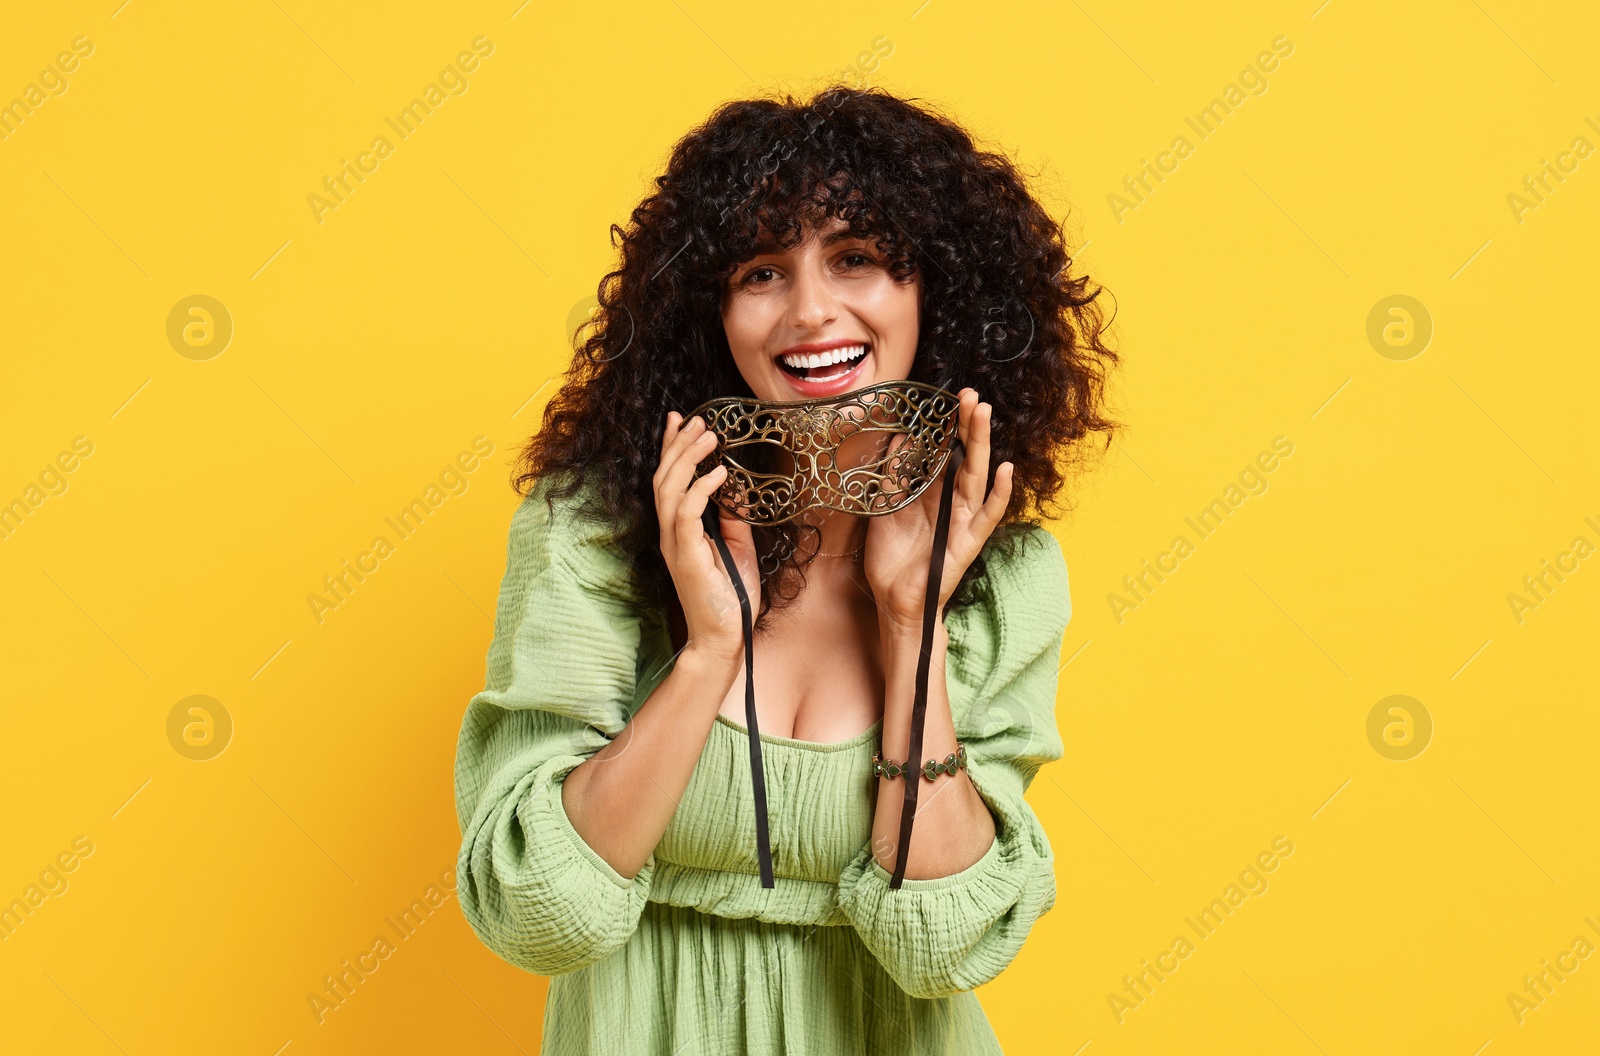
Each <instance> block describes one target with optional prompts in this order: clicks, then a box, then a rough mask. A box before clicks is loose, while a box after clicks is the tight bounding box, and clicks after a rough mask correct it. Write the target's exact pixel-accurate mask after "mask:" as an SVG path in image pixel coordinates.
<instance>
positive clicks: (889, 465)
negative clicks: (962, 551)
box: [688, 381, 960, 525]
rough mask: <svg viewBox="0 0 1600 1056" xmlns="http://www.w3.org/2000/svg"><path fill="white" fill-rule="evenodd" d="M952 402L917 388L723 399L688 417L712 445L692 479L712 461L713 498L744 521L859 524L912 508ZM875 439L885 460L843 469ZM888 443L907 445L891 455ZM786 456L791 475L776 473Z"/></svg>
mask: <svg viewBox="0 0 1600 1056" xmlns="http://www.w3.org/2000/svg"><path fill="white" fill-rule="evenodd" d="M959 405H960V399H959V397H957V396H956V395H955V394H953V393H951V392H949V391H947V390H945V389H942V388H939V387H938V386H935V385H927V384H924V383H922V382H917V381H886V382H880V383H879V384H877V385H869V386H867V387H866V388H863V389H857V390H856V391H854V392H847V393H843V394H841V395H838V396H830V397H823V398H820V399H814V400H789V401H778V400H759V399H755V398H754V397H741V396H724V397H720V398H718V399H714V400H709V401H707V402H705V403H703V404H701V405H700V406H699V407H697V408H695V409H694V410H693V411H691V412H689V415H688V417H691V418H692V417H694V416H695V415H700V416H702V417H703V418H704V419H705V423H706V426H707V428H708V429H709V430H710V431H711V432H712V433H714V434H716V436H717V438H718V444H717V448H716V450H715V451H713V452H712V453H711V454H710V455H708V456H707V457H706V458H705V459H704V460H702V462H701V464H700V467H699V471H698V472H697V474H696V475H697V476H701V475H704V474H705V473H709V472H710V471H711V470H712V469H714V468H715V467H716V466H717V465H718V464H719V463H720V464H721V465H723V466H725V467H727V470H728V476H727V479H726V480H724V481H723V483H722V486H721V487H720V488H718V489H717V492H716V494H715V495H714V496H713V497H712V498H713V501H715V502H716V503H717V505H719V506H721V507H722V508H723V509H724V510H725V511H727V512H728V513H729V514H730V515H732V516H734V517H737V518H739V519H740V520H742V521H747V522H749V523H750V524H759V525H773V524H782V523H783V522H785V521H790V520H793V519H794V518H796V517H798V516H800V515H801V514H803V513H805V512H807V511H808V510H813V509H818V508H821V509H828V510H837V511H840V512H843V513H853V514H858V515H861V516H866V517H877V516H881V515H883V514H886V513H894V512H895V511H896V510H900V509H903V508H904V507H906V506H908V505H910V504H911V503H912V502H914V501H916V498H917V496H919V495H921V494H922V492H923V491H924V490H926V489H927V487H928V485H930V484H932V483H933V481H934V479H935V478H936V477H938V475H939V472H940V470H942V469H943V468H944V466H945V463H946V461H947V460H948V459H949V458H950V453H951V450H952V447H953V444H954V442H955V440H956V414H957V411H958V409H959ZM872 433H877V434H882V435H883V436H884V437H885V442H884V443H883V444H882V445H881V447H880V450H881V451H883V452H884V453H882V454H880V455H878V456H877V457H875V458H873V459H871V460H870V461H868V462H866V463H865V464H863V465H858V466H842V465H841V464H840V451H841V448H842V447H843V446H844V445H845V444H846V442H848V441H850V440H851V438H853V437H856V436H860V435H862V434H872ZM895 436H902V437H904V438H905V442H904V443H902V444H900V445H899V446H898V448H897V449H896V450H894V451H893V452H890V451H889V450H888V449H889V447H890V445H891V443H892V442H893V438H894V437H895ZM852 446H860V445H852ZM784 453H787V455H788V459H789V463H790V465H791V467H792V468H790V469H788V470H783V469H780V468H778V467H780V466H782V465H783V457H782V456H783V454H784Z"/></svg>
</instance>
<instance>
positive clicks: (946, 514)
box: [689, 414, 966, 890]
mask: <svg viewBox="0 0 1600 1056" xmlns="http://www.w3.org/2000/svg"><path fill="white" fill-rule="evenodd" d="M689 417H694V415H693V414H690V415H689ZM950 445H951V446H950V457H949V459H948V460H947V461H946V462H945V466H944V472H943V486H942V488H941V490H940V494H939V516H938V520H937V522H936V523H935V527H934V536H933V546H932V554H931V555H930V557H929V561H928V592H927V595H926V600H925V601H924V603H923V611H922V651H921V655H920V656H919V657H918V659H917V675H916V692H915V696H914V697H913V699H912V705H911V743H910V746H909V751H908V752H907V755H906V760H907V765H908V766H909V767H910V768H911V769H910V770H908V771H907V773H906V775H905V778H904V781H905V800H904V804H903V805H902V806H901V808H900V839H899V849H898V851H897V853H896V855H895V867H894V873H893V874H892V876H891V877H890V880H889V887H890V888H891V889H892V890H898V889H899V888H900V884H901V882H902V881H903V880H904V879H905V872H906V858H907V856H908V854H909V852H910V848H911V828H912V824H913V823H914V821H915V820H916V813H917V794H918V792H919V791H920V789H921V785H922V774H921V770H920V763H919V762H918V760H919V759H920V758H921V756H922V735H923V727H924V725H925V721H926V717H927V710H928V676H929V669H930V668H931V666H932V663H933V636H934V627H935V621H936V620H937V619H938V618H939V612H938V609H939V593H940V586H941V582H942V580H943V576H944V556H945V548H946V546H947V544H948V542H949V538H950V509H951V502H952V500H953V497H954V492H955V487H954V485H955V473H956V469H957V468H958V467H959V466H960V465H961V463H962V461H963V460H964V458H965V456H966V448H965V445H964V444H962V442H961V441H960V439H958V438H956V437H954V436H951V437H950ZM917 490H918V491H920V490H921V489H917ZM904 505H905V503H904V502H902V503H901V505H900V506H897V507H896V508H897V509H898V508H902V507H903V506H904ZM886 512H892V511H886ZM867 515H868V516H872V515H873V514H870V513H869V514H867ZM701 521H702V523H703V524H704V525H705V529H706V532H707V533H708V534H709V535H710V536H711V539H712V541H713V542H714V543H715V544H716V547H717V552H718V553H719V554H720V555H721V557H722V567H723V568H724V569H725V570H726V571H727V573H728V578H729V580H730V581H731V582H732V584H733V589H734V593H736V594H737V595H738V597H739V618H740V620H741V621H742V623H743V628H744V715H745V726H746V728H747V729H748V731H749V735H750V779H751V784H752V786H753V789H754V793H755V813H756V855H757V858H758V860H759V863H760V870H761V886H762V887H764V888H771V887H773V886H774V882H773V876H772V844H771V833H770V830H769V828H768V819H767V783H766V773H765V770H764V768H763V767H762V763H761V730H760V727H759V725H758V723H757V718H756V690H755V646H754V636H753V630H752V628H753V624H754V610H753V608H752V605H751V600H750V597H749V594H748V593H747V592H746V590H745V586H744V582H743V578H742V577H741V576H740V575H739V573H738V569H737V566H735V565H734V562H733V555H732V553H730V552H729V550H728V544H727V542H726V541H724V539H723V538H722V526H721V522H720V519H719V517H718V505H717V504H716V503H713V502H708V503H707V504H706V508H705V511H704V513H703V514H702V515H701Z"/></svg>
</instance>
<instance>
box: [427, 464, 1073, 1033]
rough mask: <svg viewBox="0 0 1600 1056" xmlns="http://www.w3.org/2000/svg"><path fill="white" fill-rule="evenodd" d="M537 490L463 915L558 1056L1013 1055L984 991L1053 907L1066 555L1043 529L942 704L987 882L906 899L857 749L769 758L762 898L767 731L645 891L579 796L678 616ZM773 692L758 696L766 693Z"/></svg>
mask: <svg viewBox="0 0 1600 1056" xmlns="http://www.w3.org/2000/svg"><path fill="white" fill-rule="evenodd" d="M571 505H572V503H570V502H569V503H566V504H563V503H557V504H556V515H555V517H554V518H553V519H552V518H551V517H550V516H549V514H548V512H547V510H546V506H545V500H544V493H543V489H542V488H535V489H534V491H533V493H532V494H530V495H529V496H528V498H526V499H525V500H524V501H523V503H522V505H521V506H520V507H519V508H518V510H517V512H516V514H515V516H514V517H513V519H512V525H511V536H510V543H509V547H508V553H507V566H506V574H505V579H504V581H503V582H502V584H501V589H500V600H499V608H498V612H497V615H496V619H495V633H494V640H493V643H492V645H491V646H490V649H489V658H488V673H487V679H486V687H485V688H484V690H483V691H482V692H480V693H478V694H477V695H476V696H474V697H473V698H472V700H471V702H470V703H469V705H468V707H467V712H466V716H465V719H464V721H463V724H462V729H461V736H460V741H459V744H458V747H457V756H456V771H455V776H456V789H455V791H456V806H457V814H458V818H459V821H460V824H461V830H462V843H461V854H460V860H459V862H458V874H457V875H458V878H459V886H458V894H459V897H460V902H461V907H462V910H463V912H464V913H465V914H466V917H467V920H468V921H469V922H470V923H471V925H472V928H473V930H474V931H475V932H476V933H477V934H478V936H479V937H480V938H481V939H482V940H483V942H484V943H485V944H486V945H487V946H488V947H489V948H490V949H492V950H493V951H494V952H495V953H497V954H498V955H500V956H501V957H502V958H504V959H505V960H507V961H509V962H510V963H512V964H515V965H518V966H520V967H522V968H525V969H527V970H528V971H531V972H537V973H539V974H542V975H549V976H552V977H553V978H552V980H551V983H550V991H549V997H548V999H547V1003H546V1008H545V1021H544V1041H543V1052H544V1054H545V1056H580V1054H582V1056H588V1054H594V1056H599V1054H606V1056H657V1054H660V1056H712V1054H718V1056H720V1054H733V1053H785V1054H790V1056H836V1054H845V1053H851V1054H855V1053H861V1054H868V1053H870V1054H873V1056H888V1054H896V1053H906V1054H910V1053H918V1054H923V1056H932V1054H937V1053H952V1054H956V1053H959V1054H962V1056H977V1054H983V1053H998V1052H999V1051H1000V1047H999V1045H998V1043H997V1042H996V1040H995V1036H994V1032H993V1031H992V1030H991V1029H990V1027H989V1023H988V1020H987V1018H986V1017H985V1016H984V1013H983V1009H982V1007H981V1006H980V1005H979V1002H978V999H977V997H976V996H975V995H974V994H973V993H972V992H971V991H972V989H973V988H974V987H976V986H979V985H980V984H982V983H985V982H988V981H989V980H991V979H993V978H994V977H995V976H997V975H998V974H999V973H1000V972H1001V971H1002V970H1003V969H1004V968H1005V967H1006V965H1008V964H1009V963H1010V962H1011V960H1012V958H1014V957H1015V956H1016V954H1017V951H1018V950H1019V949H1020V948H1021V946H1022V942H1023V940H1024V939H1025V938H1026V937H1027V934H1028V931H1029V929H1030V928H1031V927H1032V926H1033V922H1034V920H1035V919H1037V918H1038V916H1039V915H1040V914H1041V913H1044V912H1045V911H1047V910H1048V909H1050V907H1051V906H1052V905H1053V904H1054V902H1055V878H1054V874H1053V872H1052V862H1053V856H1052V853H1051V849H1050V844H1049V841H1048V840H1047V839H1046V838H1045V834H1044V831H1043V829H1042V828H1041V827H1040V825H1039V821H1038V818H1037V817H1036V816H1035V815H1034V813H1033V811H1032V809H1031V808H1030V807H1029V806H1028V804H1027V803H1026V801H1025V800H1024V799H1023V792H1024V790H1025V789H1026V788H1027V786H1028V784H1029V783H1030V782H1031V781H1032V779H1033V776H1034V774H1035V772H1036V771H1037V770H1038V768H1039V767H1040V766H1041V765H1043V764H1044V763H1046V762H1049V761H1051V760H1054V759H1057V758H1059V757H1060V755H1061V740H1060V736H1059V734H1058V733H1057V731H1056V726H1055V719H1054V706H1055V694H1056V678H1057V674H1058V664H1059V662H1060V652H1061V639H1062V634H1063V632H1064V630H1065V628H1066V624H1067V619H1068V616H1069V614H1070V603H1069V601H1068V593H1067V570H1066V564H1065V561H1064V560H1063V559H1062V555H1061V549H1060V546H1059V545H1058V544H1057V543H1056V541H1055V539H1054V537H1053V536H1051V535H1050V534H1049V533H1048V532H1046V531H1044V530H1043V529H1034V530H1033V531H1032V532H1031V533H1030V537H1029V539H1028V540H1027V544H1028V545H1027V546H1026V548H1025V549H1024V550H1023V551H1022V552H1021V553H1020V554H1019V555H1018V556H1017V557H1016V558H1014V559H1013V560H1012V561H1010V562H1002V561H999V560H997V559H995V558H991V559H990V563H989V564H990V567H989V570H988V572H987V574H986V575H985V576H984V578H983V580H982V581H981V590H982V596H981V598H980V600H979V601H978V602H976V603H975V604H973V605H971V606H968V607H965V608H962V609H956V610H952V611H951V612H950V613H949V614H948V615H947V616H946V618H945V624H946V627H947V628H948V631H949V650H948V658H947V664H946V668H947V671H946V684H947V686H948V692H949V699H950V706H951V709H952V714H953V716H954V718H955V725H956V732H957V735H958V736H959V737H960V738H961V739H962V740H963V741H964V742H965V743H966V745H967V757H968V767H969V774H970V776H971V779H972V781H973V784H974V785H975V786H976V787H977V789H978V791H979V793H980V794H981V795H982V797H983V799H984V800H985V802H987V803H988V805H989V807H990V810H991V812H992V813H993V814H994V816H995V819H996V830H997V836H996V838H995V841H994V843H993V844H992V845H991V846H990V848H989V850H988V852H987V853H986V854H985V855H984V856H983V857H982V858H981V859H979V860H978V861H977V862H976V863H974V864H973V865H971V866H970V867H968V868H967V869H965V870H963V871H961V872H959V873H956V874H954V875H951V876H947V877H942V878H939V879H933V880H911V879H908V880H906V881H904V883H903V884H902V886H901V888H900V889H899V890H898V891H894V890H890V888H889V886H888V883H889V873H888V872H886V871H885V870H884V869H883V868H882V867H881V866H879V865H878V864H877V862H876V860H875V859H874V857H873V855H872V850H871V847H870V839H871V831H872V813H873V795H874V788H873V785H874V781H873V778H872V776H871V760H872V754H873V752H874V751H875V750H876V748H877V737H878V732H879V728H878V726H874V727H873V728H872V729H870V730H868V731H866V732H865V733H863V734H861V735H860V736H858V737H855V738H852V739H851V740H848V741H844V742H841V743H837V744H817V743H812V742H807V741H797V740H791V739H789V738H785V737H776V736H768V735H763V736H762V738H761V740H762V760H763V765H764V767H765V770H766V781H767V803H768V812H769V819H770V826H771V846H772V852H773V872H774V876H775V880H776V887H774V888H772V889H770V890H769V889H765V888H763V887H761V881H760V874H759V869H758V867H757V860H756V838H755V832H756V830H755V811H754V803H753V799H752V794H751V781H750V759H749V747H748V740H747V731H746V730H745V729H744V727H742V726H740V725H739V724H737V723H735V722H732V721H730V720H728V719H726V718H724V717H722V716H718V718H717V720H716V721H715V722H714V723H713V724H712V727H711V732H710V735H709V737H708V739H707V742H706V746H705V749H704V751H703V753H702V754H701V757H700V759H699V762H698V763H697V765H696V768H695V770H694V774H693V776H692V778H691V779H690V783H689V786H688V789H687V790H686V792H685V794H684V797H683V800H682V801H681V802H680V803H679V805H678V809H677V811H676V813H675V814H674V816H673V819H672V822H671V823H670V825H669V826H668V827H667V830H666V832H665V834H664V835H663V836H662V838H661V842H660V843H659V844H658V845H657V847H656V850H655V853H654V854H653V855H652V856H651V858H650V859H649V861H648V862H647V863H646V864H645V866H644V868H643V869H641V870H640V871H639V873H638V874H637V875H636V876H634V877H632V878H631V879H629V878H625V877H623V876H621V875H620V874H619V873H617V872H616V870H614V869H613V868H612V867H611V866H610V865H608V864H607V863H606V861H605V860H604V859H603V858H601V857H600V856H599V855H598V854H597V853H595V851H594V850H593V849H592V848H591V847H589V845H588V844H586V843H585V842H584V841H583V838H582V837H581V836H579V835H578V833H577V831H576V830H575V829H574V828H573V827H572V825H571V822H570V821H569V820H568V819H567V816H566V813H565V811H564V810H563V808H562V805H561V782H562V780H563V778H565V776H566V775H567V773H569V772H570V771H571V770H572V769H573V768H574V767H576V766H578V765H579V764H580V763H582V762H583V761H584V760H585V759H586V758H588V757H589V756H591V755H593V754H594V753H595V752H596V751H598V750H599V749H600V748H601V747H603V746H604V745H605V744H606V743H607V741H608V740H609V739H610V738H612V737H615V736H616V735H617V734H618V733H619V732H620V731H621V730H622V729H623V727H624V726H625V725H626V723H627V721H628V719H629V717H630V716H631V715H632V714H633V713H634V711H635V710H636V709H637V708H638V707H639V706H640V705H641V704H643V702H644V701H645V699H646V698H647V697H648V696H649V695H650V691H651V690H652V689H654V688H655V686H656V685H657V684H658V683H659V682H660V681H661V679H662V678H664V677H665V676H666V674H667V672H668V671H670V670H671V666H672V663H673V659H674V656H673V650H672V643H671V638H670V635H669V632H668V629H667V625H666V622H665V620H664V618H663V617H661V616H660V615H659V614H653V613H652V614H647V615H645V616H643V617H641V616H639V615H636V614H633V613H632V612H631V611H630V607H629V603H630V601H631V600H632V599H633V597H634V593H633V589H634V588H633V583H634V580H633V576H632V573H631V570H630V569H629V567H628V565H627V563H626V561H625V560H624V559H623V557H622V556H621V555H620V554H618V553H617V552H616V551H615V550H614V549H613V548H612V547H611V545H610V543H609V536H610V533H609V531H608V529H607V528H606V527H605V526H603V525H596V524H593V523H589V522H586V521H583V520H580V519H578V518H576V517H574V516H573V515H572V513H571V509H570V507H571ZM756 691H757V693H760V691H761V689H760V686H759V684H758V685H757V687H756Z"/></svg>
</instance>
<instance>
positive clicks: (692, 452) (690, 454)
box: [661, 419, 717, 495]
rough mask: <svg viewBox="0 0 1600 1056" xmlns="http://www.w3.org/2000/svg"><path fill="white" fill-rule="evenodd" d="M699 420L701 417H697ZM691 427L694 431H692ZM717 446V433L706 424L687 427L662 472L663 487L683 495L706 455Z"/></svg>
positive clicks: (675, 493)
mask: <svg viewBox="0 0 1600 1056" xmlns="http://www.w3.org/2000/svg"><path fill="white" fill-rule="evenodd" d="M695 421H699V419H695ZM690 428H693V429H694V431H693V432H692V433H691V432H690V431H689V429H690ZM716 448H717V434H716V433H713V432H711V431H710V430H709V429H707V428H706V427H705V426H704V425H700V426H698V427H694V426H693V424H692V423H691V425H690V426H688V427H685V430H684V433H683V435H681V436H679V438H678V444H677V445H676V446H675V447H674V449H673V451H672V454H671V456H670V457H671V462H670V464H669V465H668V466H667V467H666V470H665V472H664V473H663V474H662V478H661V485H662V487H663V488H664V489H665V490H667V491H669V492H671V493H672V494H674V495H682V494H683V492H684V491H685V489H687V488H688V487H689V485H690V483H691V482H693V481H694V479H695V471H696V470H698V469H699V467H700V463H701V462H702V461H703V460H704V459H705V457H706V456H707V455H709V454H711V452H713V451H715V450H716Z"/></svg>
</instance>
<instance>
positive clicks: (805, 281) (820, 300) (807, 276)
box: [789, 259, 839, 333]
mask: <svg viewBox="0 0 1600 1056" xmlns="http://www.w3.org/2000/svg"><path fill="white" fill-rule="evenodd" d="M790 290H791V291H792V293H791V299H790V303H789V318H790V322H791V324H792V325H793V327H794V329H796V330H801V331H806V332H808V333H819V332H821V331H823V330H825V329H827V327H828V324H830V323H832V322H833V321H834V320H835V319H837V318H838V317H839V301H838V297H837V296H836V295H835V291H834V289H833V286H832V284H831V283H829V281H828V276H827V275H826V274H825V273H824V271H823V269H822V267H821V266H820V264H819V263H817V262H816V260H815V259H811V260H807V261H806V262H805V263H804V264H803V265H802V266H801V267H800V268H799V269H798V271H797V272H796V275H795V280H794V283H793V285H791V286H790Z"/></svg>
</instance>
